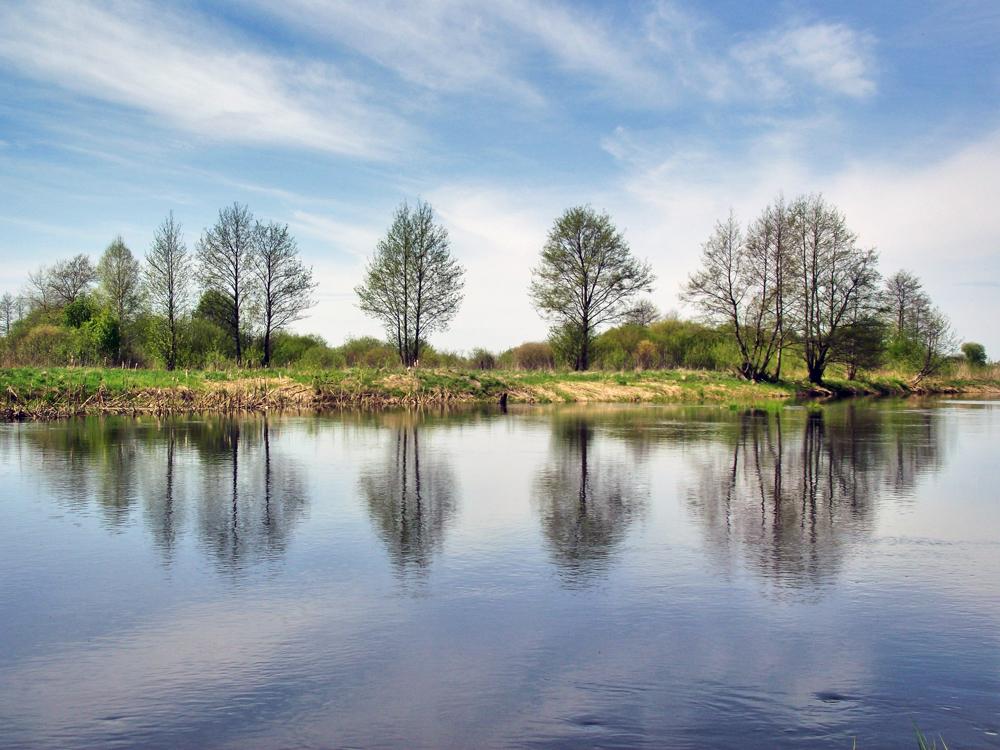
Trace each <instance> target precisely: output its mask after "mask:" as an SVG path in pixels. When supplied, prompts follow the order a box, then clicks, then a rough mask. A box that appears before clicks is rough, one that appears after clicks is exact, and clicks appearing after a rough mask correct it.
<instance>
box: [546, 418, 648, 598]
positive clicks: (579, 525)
mask: <svg viewBox="0 0 1000 750" xmlns="http://www.w3.org/2000/svg"><path fill="white" fill-rule="evenodd" d="M616 442H617V441H616ZM610 444H611V443H610V442H609V441H606V440H598V441H596V442H595V432H594V427H593V425H592V423H591V421H590V419H588V418H587V417H586V416H582V415H575V416H572V417H570V418H558V417H557V418H556V420H555V422H554V424H553V438H552V460H551V461H550V463H549V464H548V465H547V466H545V467H543V468H542V470H541V471H540V472H539V474H538V476H537V478H536V479H535V483H534V492H533V501H534V503H535V505H536V508H537V511H538V513H539V515H540V516H541V523H542V530H543V532H544V534H545V537H546V539H547V540H548V544H549V548H550V551H551V553H552V555H553V557H554V558H555V561H556V563H557V565H558V566H559V569H560V572H561V574H562V576H563V580H564V582H565V583H566V584H567V585H569V586H578V585H585V584H587V583H588V582H590V581H591V580H592V579H593V577H594V576H596V575H599V574H600V573H602V572H603V571H605V570H606V569H607V566H608V564H609V562H610V560H611V557H612V554H613V552H614V550H615V548H616V546H617V545H618V543H619V542H620V541H621V539H622V537H623V536H624V535H625V531H626V529H627V528H628V526H629V524H630V523H631V522H632V521H633V520H634V519H635V518H636V516H638V515H639V514H641V513H642V511H643V510H644V508H645V504H646V501H647V494H648V493H647V492H646V490H645V488H644V487H642V486H641V484H640V483H639V482H638V481H636V480H635V467H634V462H633V461H631V460H630V461H628V463H629V465H628V466H626V465H625V461H623V460H621V459H619V460H612V459H611V458H610V457H608V456H605V455H603V454H602V450H601V447H602V446H604V447H607V446H608V445H610Z"/></svg>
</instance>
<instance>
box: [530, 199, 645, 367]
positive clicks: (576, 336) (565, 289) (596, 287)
mask: <svg viewBox="0 0 1000 750" xmlns="http://www.w3.org/2000/svg"><path fill="white" fill-rule="evenodd" d="M654 280H655V276H654V275H653V272H652V271H651V269H650V267H649V264H648V263H644V262H640V261H639V260H638V259H637V258H635V256H633V255H632V251H631V250H630V248H629V246H628V243H627V242H626V241H625V238H624V236H623V235H622V234H621V232H619V231H618V229H617V228H616V227H615V226H614V224H613V223H612V221H611V217H610V216H609V215H608V214H606V213H602V214H599V213H597V212H595V211H594V210H593V209H592V208H590V207H589V206H577V207H574V208H570V209H568V210H567V211H566V212H565V213H563V215H562V216H560V217H559V218H558V219H556V221H555V224H554V225H553V227H552V230H551V231H550V232H549V236H548V239H547V240H546V242H545V245H544V246H543V247H542V254H541V260H540V262H539V264H538V266H536V267H535V268H534V270H533V272H532V282H531V287H530V295H531V301H532V303H533V304H534V306H535V309H537V310H538V312H539V313H540V314H541V315H542V316H543V317H545V318H546V319H547V320H549V321H550V322H551V323H552V325H553V334H554V335H553V346H554V347H557V348H561V349H563V351H564V353H567V354H568V356H567V359H569V360H570V361H571V362H572V365H573V367H574V368H575V369H577V370H586V369H588V368H589V367H590V360H591V349H592V347H593V343H594V339H595V337H596V336H597V334H598V332H599V331H600V329H601V327H602V326H605V325H609V324H612V323H616V322H618V321H620V320H621V319H622V318H623V317H624V316H625V315H626V314H627V313H628V311H629V309H631V307H632V302H633V300H634V298H635V296H636V295H638V294H640V293H642V292H649V291H651V290H652V288H653V281H654Z"/></svg>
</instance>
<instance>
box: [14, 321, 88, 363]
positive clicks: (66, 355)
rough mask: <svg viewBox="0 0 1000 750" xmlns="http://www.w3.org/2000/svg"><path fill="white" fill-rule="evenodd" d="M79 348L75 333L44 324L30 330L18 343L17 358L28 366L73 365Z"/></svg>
mask: <svg viewBox="0 0 1000 750" xmlns="http://www.w3.org/2000/svg"><path fill="white" fill-rule="evenodd" d="M78 348H79V344H78V336H77V334H76V332H75V331H72V330H70V329H68V328H60V327H59V326H54V325H51V324H49V323H43V324H41V325H37V326H35V327H34V328H32V329H31V330H29V331H28V332H27V333H26V334H25V335H24V337H23V338H22V339H21V340H20V341H19V342H18V345H17V358H18V360H19V362H21V363H22V364H27V365H40V366H45V365H65V364H72V363H73V362H74V360H75V355H76V352H77V349H78Z"/></svg>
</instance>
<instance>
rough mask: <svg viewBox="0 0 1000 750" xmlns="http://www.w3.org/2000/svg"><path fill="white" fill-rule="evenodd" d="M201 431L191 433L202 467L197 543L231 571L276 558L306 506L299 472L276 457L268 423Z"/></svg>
mask: <svg viewBox="0 0 1000 750" xmlns="http://www.w3.org/2000/svg"><path fill="white" fill-rule="evenodd" d="M205 426H206V427H207V428H208V429H203V430H196V431H194V432H192V433H191V434H190V436H191V438H192V440H193V444H194V447H195V449H196V450H197V451H198V453H199V454H200V458H201V463H202V465H203V467H204V468H203V471H202V477H203V482H204V490H203V492H202V497H201V502H199V503H198V506H197V507H198V514H197V515H198V531H199V536H200V538H201V540H202V543H203V544H204V545H205V546H206V547H207V548H208V549H209V550H211V552H212V553H213V555H214V556H215V558H216V560H217V561H218V562H219V564H220V565H221V566H222V567H224V568H227V569H231V570H236V569H239V568H240V567H241V566H242V565H243V564H244V563H246V562H252V561H256V560H259V559H264V558H278V557H280V556H281V555H282V554H283V553H284V551H285V549H286V547H287V544H288V540H289V538H290V536H291V532H292V530H293V528H294V526H295V525H296V524H297V523H298V521H299V520H300V519H301V517H302V516H303V515H304V511H305V507H306V493H305V491H304V487H303V482H302V471H301V469H300V468H299V467H298V465H297V463H296V462H295V460H294V459H292V458H291V457H289V456H284V455H280V454H279V455H275V452H274V451H273V450H272V446H271V431H272V427H271V424H270V422H269V421H268V419H267V418H263V419H258V420H248V419H228V420H222V421H221V422H209V423H205Z"/></svg>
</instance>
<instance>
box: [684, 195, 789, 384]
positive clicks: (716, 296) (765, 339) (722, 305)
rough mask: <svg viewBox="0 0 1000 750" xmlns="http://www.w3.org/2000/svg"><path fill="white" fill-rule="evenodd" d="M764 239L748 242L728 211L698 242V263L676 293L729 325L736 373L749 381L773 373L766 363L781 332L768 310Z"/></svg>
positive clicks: (770, 297)
mask: <svg viewBox="0 0 1000 750" xmlns="http://www.w3.org/2000/svg"><path fill="white" fill-rule="evenodd" d="M758 231H759V232H761V233H762V232H763V230H762V229H759V230H758ZM770 241H771V240H770V239H769V238H764V237H761V236H759V235H758V237H757V239H756V242H757V244H756V246H755V247H753V248H751V247H750V246H748V244H747V242H746V241H745V239H744V235H743V232H742V230H741V229H740V225H739V222H738V221H737V220H736V217H735V215H734V214H733V213H732V212H730V214H729V218H728V219H727V220H726V221H723V222H718V223H717V224H716V225H715V230H714V231H713V233H712V236H711V237H709V239H708V241H707V242H706V243H705V244H704V245H703V246H702V255H701V268H700V269H699V270H698V271H697V272H695V273H693V274H692V275H691V276H690V277H689V278H688V282H687V284H686V286H685V287H684V291H683V293H682V298H683V299H684V300H685V301H687V302H690V303H691V304H693V305H694V306H695V307H696V308H697V309H698V310H699V311H700V312H701V314H702V316H703V317H704V318H705V319H706V320H707V321H708V322H710V323H713V324H715V325H722V326H726V327H727V328H729V329H730V330H731V331H732V333H733V337H734V339H735V341H736V346H737V349H738V350H739V353H740V365H739V370H740V374H741V375H742V376H743V377H745V378H747V379H748V380H754V381H760V380H773V379H775V378H776V377H777V375H776V374H775V373H774V372H773V371H772V367H773V364H774V360H775V357H776V355H777V352H778V350H779V348H780V335H781V334H780V331H779V326H778V316H777V315H775V313H774V310H775V305H776V292H775V285H774V284H772V283H771V277H772V274H771V273H769V272H768V271H767V268H766V256H767V254H769V253H770V250H767V249H766V247H764V246H765V245H767V244H768V243H770ZM759 253H764V256H765V257H763V258H762V257H760V254H759Z"/></svg>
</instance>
